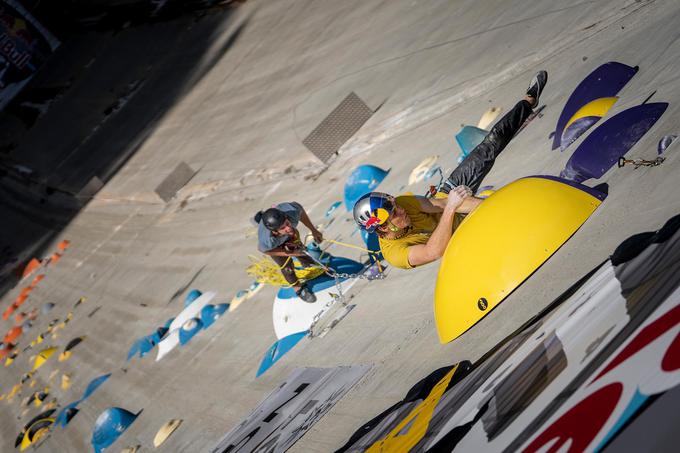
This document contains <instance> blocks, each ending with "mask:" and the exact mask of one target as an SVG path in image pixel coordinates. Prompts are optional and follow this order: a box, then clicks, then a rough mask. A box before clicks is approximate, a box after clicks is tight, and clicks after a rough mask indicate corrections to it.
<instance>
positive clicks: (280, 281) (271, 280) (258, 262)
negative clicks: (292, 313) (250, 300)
mask: <svg viewBox="0 0 680 453" xmlns="http://www.w3.org/2000/svg"><path fill="white" fill-rule="evenodd" d="M248 258H249V259H250V261H251V263H252V264H251V265H250V266H248V267H247V268H246V272H247V273H248V275H251V276H252V277H253V278H254V279H255V280H256V281H258V282H259V283H264V284H267V285H274V286H287V287H290V286H293V285H291V284H290V283H288V281H287V280H286V279H285V277H284V276H283V274H282V273H281V269H282V268H283V267H285V266H286V265H287V264H288V260H290V259H291V257H288V260H286V262H285V263H284V264H283V266H281V267H279V266H278V265H277V264H276V263H275V262H274V261H273V260H271V259H269V258H267V257H265V258H262V259H258V258H257V257H255V256H252V255H249V256H248ZM323 273H324V269H323V268H321V267H318V266H310V267H305V268H302V269H295V275H296V277H297V278H298V281H307V280H311V279H313V278H316V277H318V276H319V275H321V274H323Z"/></svg>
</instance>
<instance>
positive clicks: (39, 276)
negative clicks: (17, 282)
mask: <svg viewBox="0 0 680 453" xmlns="http://www.w3.org/2000/svg"><path fill="white" fill-rule="evenodd" d="M43 278H45V274H38V275H36V276H35V278H34V279H33V281H32V282H31V284H30V287H31V288H35V287H36V285H37V284H38V283H40V281H41V280H42V279H43Z"/></svg>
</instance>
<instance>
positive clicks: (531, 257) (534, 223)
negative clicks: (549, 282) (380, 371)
mask: <svg viewBox="0 0 680 453" xmlns="http://www.w3.org/2000/svg"><path fill="white" fill-rule="evenodd" d="M603 199H604V195H602V194H599V193H597V192H596V191H593V190H592V189H589V188H587V187H585V186H582V185H580V184H575V183H570V182H567V181H564V180H560V179H558V178H552V177H540V176H534V177H528V178H523V179H520V180H517V181H515V182H513V183H511V184H508V185H507V186H505V187H503V188H502V189H500V190H498V191H497V192H495V193H494V194H493V195H491V196H490V197H489V198H487V199H486V200H485V201H484V202H483V203H482V204H481V205H480V206H479V207H478V208H477V209H476V210H475V211H474V212H473V213H472V214H470V215H468V216H467V218H466V219H465V220H464V221H463V223H461V225H460V226H459V227H458V229H457V230H456V231H455V233H454V235H453V237H451V240H450V241H449V244H448V246H447V248H446V251H445V252H444V256H443V258H442V262H441V266H440V268H439V275H438V276H437V285H436V288H435V294H434V318H435V323H436V325H437V332H438V334H439V340H440V341H441V342H442V343H448V342H449V341H451V340H454V339H455V338H457V337H458V336H460V335H462V334H463V332H465V331H466V330H468V329H469V328H470V327H472V326H473V325H474V324H475V323H477V321H479V320H480V319H482V318H483V317H484V316H486V314H487V313H489V312H490V311H491V310H492V309H493V308H494V307H495V306H496V305H497V304H499V303H500V302H501V301H503V299H505V298H506V297H507V296H508V295H509V294H510V293H511V292H512V291H513V290H514V289H515V288H517V287H518V286H519V285H520V284H521V283H522V282H523V281H524V280H526V279H527V278H528V277H529V276H530V275H531V274H532V273H533V272H534V271H535V270H536V269H538V268H539V267H540V266H541V265H542V264H543V263H544V262H545V261H546V260H547V259H548V258H549V257H550V256H551V255H552V254H553V253H555V251H557V249H558V248H560V246H561V245H562V244H564V243H565V242H566V241H567V240H568V239H569V238H570V237H571V236H572V235H573V234H574V233H575V232H576V230H578V229H579V227H580V226H581V225H582V224H583V223H584V222H585V221H586V220H587V219H588V217H590V215H591V214H592V213H593V212H594V211H595V209H597V207H598V206H599V205H600V204H601V203H602V200H603Z"/></svg>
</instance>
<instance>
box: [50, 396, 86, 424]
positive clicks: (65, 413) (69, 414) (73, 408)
mask: <svg viewBox="0 0 680 453" xmlns="http://www.w3.org/2000/svg"><path fill="white" fill-rule="evenodd" d="M78 403H80V400H78V401H74V402H72V403H71V404H67V405H66V406H64V407H63V408H62V409H61V410H60V411H59V413H58V414H57V417H56V418H55V420H54V424H55V425H59V426H61V427H62V428H65V427H66V425H68V424H69V423H70V422H71V419H72V418H73V417H75V416H76V414H77V413H78V410H79V409H78V407H77V406H78Z"/></svg>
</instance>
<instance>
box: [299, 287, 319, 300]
mask: <svg viewBox="0 0 680 453" xmlns="http://www.w3.org/2000/svg"><path fill="white" fill-rule="evenodd" d="M295 294H297V295H298V297H299V298H300V299H302V300H304V301H305V302H307V303H310V304H313V303H314V302H316V296H315V295H314V293H313V292H311V291H310V290H309V288H307V287H306V286H301V287H300V289H298V290H296V291H295Z"/></svg>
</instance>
